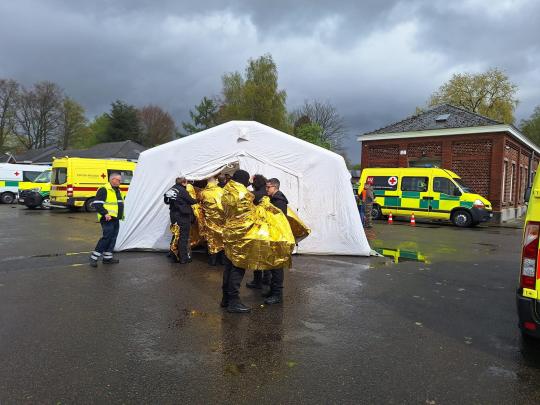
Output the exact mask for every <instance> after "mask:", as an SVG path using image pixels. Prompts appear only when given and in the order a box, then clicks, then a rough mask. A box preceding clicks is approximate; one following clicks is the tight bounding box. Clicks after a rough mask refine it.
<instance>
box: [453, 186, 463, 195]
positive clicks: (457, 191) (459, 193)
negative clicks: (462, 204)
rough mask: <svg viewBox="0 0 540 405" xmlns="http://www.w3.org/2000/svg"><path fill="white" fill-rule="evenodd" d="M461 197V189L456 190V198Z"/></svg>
mask: <svg viewBox="0 0 540 405" xmlns="http://www.w3.org/2000/svg"><path fill="white" fill-rule="evenodd" d="M460 195H461V191H459V188H457V187H456V188H454V196H456V197H459V196H460Z"/></svg>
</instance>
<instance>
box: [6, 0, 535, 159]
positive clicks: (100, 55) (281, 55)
mask: <svg viewBox="0 0 540 405" xmlns="http://www.w3.org/2000/svg"><path fill="white" fill-rule="evenodd" d="M0 15H1V16H2V24H0V38H2V40H1V41H0V60H1V61H2V62H1V64H0V77H6V78H13V79H16V80H18V81H20V82H21V83H23V84H25V85H30V84H32V83H34V82H37V81H40V80H52V81H54V82H56V83H58V84H59V85H61V86H62V87H63V88H64V89H65V91H66V93H67V94H69V95H70V96H72V97H73V98H75V99H76V100H78V101H79V102H80V103H81V104H83V105H84V107H85V108H86V109H87V112H88V114H89V115H90V116H93V115H96V114H99V113H102V112H104V111H108V110H109V106H110V103H111V102H112V101H114V100H116V99H122V100H125V101H127V102H129V103H133V104H135V105H144V104H148V103H154V104H158V105H161V106H162V107H164V108H166V109H167V110H169V111H170V112H171V113H173V115H174V116H175V117H176V119H177V120H178V121H179V122H180V121H181V120H185V119H186V118H187V116H188V111H189V109H191V108H193V106H194V105H195V104H196V103H198V102H199V100H200V99H201V98H202V97H203V96H212V95H216V94H218V93H219V91H220V88H221V76H222V74H223V73H225V72H230V71H235V70H239V71H243V70H244V68H245V65H246V61H247V60H248V59H249V58H252V57H258V56H260V55H262V54H265V53H271V54H272V55H273V57H274V59H275V61H276V63H277V65H278V68H279V74H280V85H281V87H282V88H284V89H286V90H287V93H288V106H289V108H290V109H293V108H294V107H296V106H298V105H300V104H302V103H303V101H304V100H306V99H315V98H316V99H319V100H321V101H329V102H331V103H332V104H333V105H335V106H336V107H337V109H338V110H339V111H340V113H341V114H342V115H343V117H344V118H345V119H346V121H347V124H348V127H349V137H348V139H347V141H346V146H347V148H348V151H349V155H350V158H351V160H352V161H355V162H357V161H358V160H359V147H358V145H357V142H356V140H355V139H356V136H357V135H358V134H360V133H362V132H365V131H369V130H373V129H375V128H378V127H381V126H384V125H387V124H389V123H391V122H393V121H396V120H399V119H402V118H404V117H405V116H407V115H410V114H412V113H413V112H414V110H415V107H416V106H421V105H424V104H425V102H426V100H427V99H428V97H429V95H430V94H431V93H432V92H433V91H434V90H436V89H437V88H438V87H439V86H440V85H441V84H442V83H443V82H445V81H446V80H448V78H449V77H450V76H451V75H452V73H455V72H463V71H473V72H475V71H482V70H485V69H487V68H489V67H500V68H502V69H505V70H506V72H507V73H508V75H509V76H510V77H511V79H512V80H513V81H514V82H515V83H516V84H518V86H519V87H520V93H519V98H520V100H521V104H520V106H519V108H518V111H517V115H518V118H523V117H526V116H528V115H529V114H530V113H531V112H532V110H533V108H534V106H535V105H537V104H540V100H539V97H538V91H539V88H540V74H539V73H540V68H539V66H540V56H539V45H538V42H537V38H538V37H540V31H539V28H538V27H539V26H538V24H537V22H536V20H535V17H537V16H538V15H540V4H538V3H537V2H536V1H535V0H530V1H526V0H523V1H522V0H514V1H512V0H494V1H491V2H489V3H486V2H485V1H480V0H462V1H452V2H448V1H443V0H426V1H420V0H413V1H380V0H368V1H362V2H358V1H352V0H351V1H334V2H328V1H327V0H325V1H323V0H299V1H294V2H291V1H285V0H276V1H274V2H254V1H252V0H232V1H228V2H226V5H224V2H222V1H218V0H208V1H204V2H188V1H177V0H160V1H155V0H154V1H151V0H125V1H114V2H111V1H105V0H97V1H73V0H71V1H68V0H48V1H44V0H41V1H40V0H20V1H18V2H8V1H5V2H1V3H0Z"/></svg>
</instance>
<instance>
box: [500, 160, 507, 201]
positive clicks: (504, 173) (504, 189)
mask: <svg viewBox="0 0 540 405" xmlns="http://www.w3.org/2000/svg"><path fill="white" fill-rule="evenodd" d="M507 168H508V161H507V160H505V161H504V164H503V175H502V192H501V194H502V201H503V203H505V202H506V201H508V200H507V199H506V172H507V171H508V170H507Z"/></svg>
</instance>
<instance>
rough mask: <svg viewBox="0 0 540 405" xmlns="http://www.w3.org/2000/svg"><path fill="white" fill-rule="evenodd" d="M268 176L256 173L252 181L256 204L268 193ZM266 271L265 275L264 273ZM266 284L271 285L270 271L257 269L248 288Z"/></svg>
mask: <svg viewBox="0 0 540 405" xmlns="http://www.w3.org/2000/svg"><path fill="white" fill-rule="evenodd" d="M266 182H267V180H266V177H264V176H263V175H262V174H254V175H253V179H252V181H251V186H252V188H253V195H254V196H255V198H254V199H253V203H254V204H255V205H257V204H259V202H260V201H261V198H263V197H264V196H265V195H267V194H266ZM263 273H264V275H263ZM263 284H264V285H270V272H269V271H265V272H263V271H262V270H255V271H253V280H252V281H249V282H247V283H246V287H247V288H256V289H259V290H260V289H262V288H263Z"/></svg>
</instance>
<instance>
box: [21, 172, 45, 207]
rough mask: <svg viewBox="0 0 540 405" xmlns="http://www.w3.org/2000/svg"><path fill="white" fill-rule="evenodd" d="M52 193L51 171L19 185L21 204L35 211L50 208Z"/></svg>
mask: <svg viewBox="0 0 540 405" xmlns="http://www.w3.org/2000/svg"><path fill="white" fill-rule="evenodd" d="M50 191H51V170H50V169H49V170H45V171H44V172H41V174H40V175H39V176H37V177H36V178H35V179H34V180H33V181H25V182H22V183H19V204H21V205H26V206H27V207H28V208H30V209H33V208H37V207H44V208H48V206H49V202H50V201H49V194H50Z"/></svg>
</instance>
